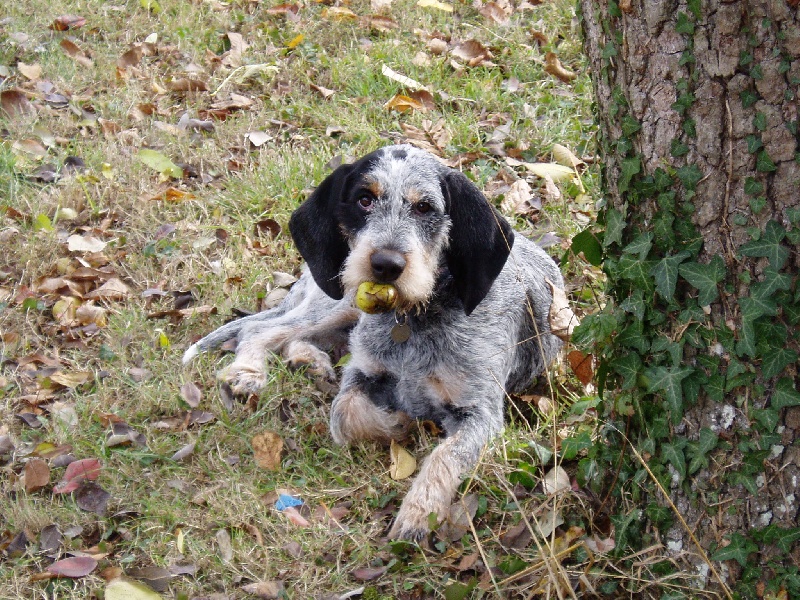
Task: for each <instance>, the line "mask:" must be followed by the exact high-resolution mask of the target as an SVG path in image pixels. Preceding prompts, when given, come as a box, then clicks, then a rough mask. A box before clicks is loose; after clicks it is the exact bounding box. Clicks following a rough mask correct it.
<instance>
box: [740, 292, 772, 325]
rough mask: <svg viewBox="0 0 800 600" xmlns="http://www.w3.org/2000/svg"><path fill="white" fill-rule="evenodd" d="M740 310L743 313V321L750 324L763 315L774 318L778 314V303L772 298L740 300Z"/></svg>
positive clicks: (749, 297)
mask: <svg viewBox="0 0 800 600" xmlns="http://www.w3.org/2000/svg"><path fill="white" fill-rule="evenodd" d="M739 308H740V309H741V311H742V320H743V321H746V322H749V323H752V322H753V321H755V320H756V319H757V318H758V317H761V316H763V315H768V316H770V317H774V316H775V315H777V314H778V303H777V302H775V300H773V299H772V298H762V297H761V296H756V297H754V296H748V297H747V298H739Z"/></svg>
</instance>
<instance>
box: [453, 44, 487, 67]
mask: <svg viewBox="0 0 800 600" xmlns="http://www.w3.org/2000/svg"><path fill="white" fill-rule="evenodd" d="M450 54H451V56H453V57H455V58H458V59H461V60H463V61H465V62H466V63H467V65H469V66H470V67H476V66H486V67H489V66H494V63H492V62H491V61H490V59H491V58H492V53H491V52H490V51H489V49H488V48H487V47H486V46H484V45H483V44H481V43H480V42H479V41H478V40H467V41H466V42H461V43H460V44H458V45H457V46H456V47H455V48H453V49H452V50H451V51H450Z"/></svg>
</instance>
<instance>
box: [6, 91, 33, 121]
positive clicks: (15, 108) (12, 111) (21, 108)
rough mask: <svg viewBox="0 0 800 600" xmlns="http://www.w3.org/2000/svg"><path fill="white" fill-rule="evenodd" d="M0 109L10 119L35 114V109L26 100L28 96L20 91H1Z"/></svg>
mask: <svg viewBox="0 0 800 600" xmlns="http://www.w3.org/2000/svg"><path fill="white" fill-rule="evenodd" d="M0 107H1V108H2V109H3V111H4V112H5V113H6V114H7V115H8V116H9V117H12V118H13V117H24V116H32V115H35V114H36V108H35V107H34V106H33V104H31V102H30V100H28V96H27V95H25V93H24V92H21V91H20V90H3V91H2V92H0Z"/></svg>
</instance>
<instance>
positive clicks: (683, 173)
mask: <svg viewBox="0 0 800 600" xmlns="http://www.w3.org/2000/svg"><path fill="white" fill-rule="evenodd" d="M676 175H677V176H678V179H680V180H681V183H682V184H683V187H685V188H686V189H687V190H693V189H695V188H696V187H697V184H698V183H700V180H701V179H702V178H703V172H702V171H701V170H700V167H698V166H697V165H695V164H691V165H686V166H684V167H681V168H680V169H678V172H677V173H676Z"/></svg>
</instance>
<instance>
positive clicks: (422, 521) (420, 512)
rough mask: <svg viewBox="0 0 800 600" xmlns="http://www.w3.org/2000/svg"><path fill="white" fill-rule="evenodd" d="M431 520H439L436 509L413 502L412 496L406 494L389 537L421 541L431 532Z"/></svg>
mask: <svg viewBox="0 0 800 600" xmlns="http://www.w3.org/2000/svg"><path fill="white" fill-rule="evenodd" d="M431 520H434V522H435V520H438V515H436V510H433V509H431V508H430V507H429V506H425V505H424V504H419V503H416V502H413V499H412V498H410V497H409V496H406V499H405V500H403V504H402V505H401V506H400V510H399V511H398V513H397V518H396V519H395V520H394V524H393V525H392V528H391V529H390V530H389V538H390V539H393V540H408V541H410V542H420V541H422V540H423V539H424V538H425V537H427V535H428V534H429V533H430V532H431V527H430V526H431Z"/></svg>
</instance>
